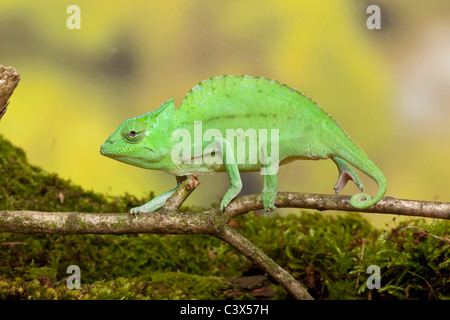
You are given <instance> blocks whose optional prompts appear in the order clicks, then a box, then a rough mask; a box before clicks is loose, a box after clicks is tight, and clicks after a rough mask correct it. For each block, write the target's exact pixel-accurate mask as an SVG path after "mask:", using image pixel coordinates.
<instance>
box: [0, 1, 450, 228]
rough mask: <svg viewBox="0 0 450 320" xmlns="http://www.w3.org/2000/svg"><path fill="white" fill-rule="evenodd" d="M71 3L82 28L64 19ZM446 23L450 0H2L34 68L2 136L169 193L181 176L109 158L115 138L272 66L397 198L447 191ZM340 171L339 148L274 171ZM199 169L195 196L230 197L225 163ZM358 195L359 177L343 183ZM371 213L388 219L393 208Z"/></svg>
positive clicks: (62, 165)
mask: <svg viewBox="0 0 450 320" xmlns="http://www.w3.org/2000/svg"><path fill="white" fill-rule="evenodd" d="M72 4H76V5H78V6H79V7H80V10H81V29H79V30H77V29H75V30H70V29H68V28H67V26H66V20H67V19H68V18H69V16H70V14H68V13H66V10H67V7H68V6H69V5H72ZM370 4H376V5H379V7H380V8H381V29H380V30H370V29H368V28H367V26H366V20H367V19H368V17H369V16H370V14H367V13H366V9H367V7H368V6H369V5H370ZM449 35H450V2H448V1H427V2H423V1H406V0H402V1H395V3H393V2H392V1H370V2H369V1H335V0H329V1H307V0H305V1H299V0H295V1H275V0H266V1H264V0H257V1H256V0H245V1H242V0H241V1H235V0H228V1H211V0H205V1H195V0H194V1H175V0H173V1H86V0H85V1H81V0H79V1H48V0H47V1H45V0H41V1H25V0H2V1H1V3H0V64H3V65H5V66H9V65H10V66H14V67H15V68H16V69H17V71H18V72H19V73H20V74H21V78H22V80H21V82H20V84H19V86H18V88H17V89H16V91H15V93H14V95H13V96H12V98H11V102H10V106H9V108H8V112H7V113H6V115H5V116H4V117H3V119H2V121H1V123H0V134H2V135H4V136H5V137H6V138H8V139H9V140H11V141H12V142H13V143H14V144H15V145H17V146H19V147H21V148H23V149H24V150H25V151H26V153H27V155H28V158H29V160H30V162H31V163H32V164H35V165H38V166H41V167H42V168H44V169H45V170H47V171H49V172H56V173H58V174H59V175H60V176H62V177H63V178H67V179H71V180H72V181H73V182H74V183H76V184H80V185H82V186H83V187H85V188H86V189H92V190H94V191H99V192H105V193H108V194H111V195H116V194H122V193H124V192H125V191H126V192H129V193H133V194H136V195H137V196H143V195H145V194H147V193H148V191H149V190H154V191H155V193H156V194H159V193H162V192H165V191H167V190H168V189H171V188H173V187H174V186H175V179H174V178H173V177H171V176H169V175H168V174H166V173H163V172H158V171H148V170H144V169H140V168H136V167H132V166H129V165H125V164H123V163H119V162H116V161H113V160H111V159H108V158H105V157H102V156H100V154H99V148H100V145H101V144H102V143H103V142H104V141H105V140H106V138H107V137H108V136H109V135H110V134H111V133H112V132H113V131H114V130H115V129H116V128H117V126H118V125H119V124H120V123H121V122H122V121H123V120H125V119H128V118H130V117H134V116H139V115H142V114H144V113H146V112H148V111H151V110H155V109H157V108H158V107H159V106H160V105H161V103H163V102H164V101H166V100H168V99H170V98H174V99H175V105H176V106H178V105H179V104H180V102H181V100H182V99H183V97H184V95H185V94H186V93H187V92H188V90H189V89H190V88H191V87H193V86H194V85H196V84H197V83H198V82H200V81H202V80H205V79H207V78H209V77H213V76H218V75H223V74H232V75H241V74H247V75H252V76H263V77H266V78H274V79H277V80H278V81H280V82H282V83H286V84H288V85H289V86H291V87H294V88H296V89H298V90H299V91H301V92H304V93H305V94H306V95H308V96H309V97H311V98H312V99H313V100H314V101H316V102H317V103H318V104H320V105H321V106H322V107H323V108H324V109H325V110H326V111H327V112H328V113H330V114H331V115H332V116H333V117H334V118H335V119H337V120H338V121H339V122H340V123H341V124H342V126H343V127H344V128H345V129H346V131H347V132H348V133H349V135H350V136H351V137H352V138H353V139H354V140H355V141H356V142H357V143H358V145H359V146H360V147H361V148H362V149H363V150H364V151H365V152H366V153H367V154H368V156H369V157H370V158H371V159H372V160H373V161H374V162H375V164H377V166H379V167H380V169H381V170H382V171H383V172H384V173H385V175H386V177H387V180H388V192H387V195H389V196H394V197H398V198H409V199H418V200H437V201H450V179H449V177H450V165H449V160H448V159H450V140H449V138H450V124H449V123H450V121H449V120H450V107H449V106H450V90H449V89H450V36H449ZM337 176H338V173H337V169H336V167H335V165H334V164H333V163H332V161H297V162H294V163H292V164H289V165H287V166H284V167H281V168H280V170H279V174H278V177H279V184H280V191H298V192H316V193H332V192H333V191H334V190H333V188H332V187H333V186H334V183H335V182H336V179H337ZM243 178H244V188H245V189H244V193H258V192H260V190H261V186H262V179H261V177H260V176H259V174H258V173H255V174H244V175H243ZM361 178H362V179H363V182H364V183H365V186H366V190H367V191H368V193H369V194H375V193H376V185H375V184H374V183H373V182H372V181H371V180H370V179H369V178H368V177H365V176H363V175H361ZM200 180H201V181H202V185H201V186H200V187H199V188H198V189H197V190H196V191H195V192H194V194H193V195H192V196H191V197H190V199H188V201H187V204H198V205H203V206H208V205H210V203H211V202H213V201H215V202H218V201H220V199H221V197H222V195H223V194H224V192H225V190H226V188H227V185H228V179H227V177H226V175H225V174H216V175H212V176H205V177H200ZM356 192H357V188H356V187H354V186H351V185H350V184H349V185H348V186H347V187H346V188H345V189H344V190H343V192H342V193H343V194H354V193H356ZM280 211H281V212H285V211H288V212H295V211H296V210H295V209H288V210H280ZM364 216H365V217H367V218H368V219H369V220H370V221H372V222H373V223H374V224H375V225H377V226H381V227H382V226H383V225H384V224H385V223H386V222H388V221H391V219H392V217H390V216H385V215H372V214H365V215H364Z"/></svg>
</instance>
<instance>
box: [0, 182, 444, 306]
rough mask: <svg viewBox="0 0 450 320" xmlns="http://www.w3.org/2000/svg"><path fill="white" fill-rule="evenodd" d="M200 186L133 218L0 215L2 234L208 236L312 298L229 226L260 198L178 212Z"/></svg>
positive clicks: (290, 199)
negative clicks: (157, 208)
mask: <svg viewBox="0 0 450 320" xmlns="http://www.w3.org/2000/svg"><path fill="white" fill-rule="evenodd" d="M198 185H199V181H198V180H197V177H196V176H190V177H188V179H186V180H185V181H184V182H182V183H181V184H180V185H179V187H178V189H177V191H176V192H175V193H174V194H173V195H172V196H171V197H170V198H169V199H168V201H167V204H166V206H165V207H164V208H162V209H161V210H158V211H157V212H153V213H148V214H141V215H138V216H132V215H130V214H128V213H80V212H38V211H0V232H12V233H29V234H35V233H41V234H42V233H47V234H49V233H58V234H87V233H90V234H92V233H93V234H131V233H155V234H209V235H212V236H215V237H217V238H219V239H221V240H223V241H225V242H227V243H228V244H230V245H231V246H232V247H233V248H235V249H236V250H238V251H239V252H240V253H241V254H243V255H244V256H245V257H247V258H248V259H249V260H251V261H252V262H253V263H254V264H256V265H257V266H258V267H259V268H260V269H261V270H263V271H265V272H266V273H267V274H268V275H270V276H271V277H272V278H273V279H274V280H276V281H277V282H278V283H280V285H282V286H283V287H284V288H285V289H286V291H287V292H289V293H290V294H291V295H292V296H293V297H295V298H297V299H311V296H310V295H309V294H308V292H307V291H306V289H304V288H303V287H302V285H301V284H300V283H299V282H297V281H296V280H295V279H294V278H293V277H292V276H291V275H290V274H289V273H288V272H286V271H285V270H284V269H283V268H281V267H280V266H279V265H277V264H276V263H275V262H274V261H273V260H272V259H271V258H269V257H268V256H267V255H266V254H264V253H263V252H262V251H261V250H260V249H258V248H257V247H256V246H254V245H253V244H252V243H251V242H249V241H248V240H247V239H246V238H245V237H243V236H242V235H241V234H239V233H238V232H237V231H236V230H234V229H233V228H231V227H230V225H229V222H230V220H231V219H233V218H234V217H236V216H238V215H241V214H245V213H248V212H250V211H254V210H259V209H262V204H261V201H260V196H259V195H247V196H243V197H240V198H237V199H235V200H234V201H232V202H231V203H230V204H229V206H228V207H227V209H226V210H225V211H223V212H222V211H221V210H220V209H219V208H217V207H216V208H212V209H210V210H207V211H203V212H180V210H179V207H180V206H181V204H182V203H183V202H184V200H185V199H186V198H187V197H188V195H189V194H190V193H191V192H192V191H193V190H194V189H195V188H196V187H197V186H198ZM275 204H276V205H277V206H278V207H291V208H309V209H317V210H344V211H355V210H354V208H353V207H351V205H350V197H349V196H338V195H321V194H302V193H294V192H280V193H279V194H278V196H277V199H276V202H275ZM362 211H363V212H377V213H390V214H401V215H409V216H420V217H429V218H441V219H450V203H442V202H428V201H415V200H401V199H395V198H391V197H386V198H384V199H382V200H381V201H380V202H379V203H378V204H377V205H375V206H373V207H371V208H369V209H366V210H362Z"/></svg>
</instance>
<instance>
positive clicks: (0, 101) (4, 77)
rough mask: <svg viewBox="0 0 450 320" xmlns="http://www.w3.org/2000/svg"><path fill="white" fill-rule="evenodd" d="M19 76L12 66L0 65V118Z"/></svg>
mask: <svg viewBox="0 0 450 320" xmlns="http://www.w3.org/2000/svg"><path fill="white" fill-rule="evenodd" d="M19 80H20V76H19V74H18V73H17V71H16V69H14V68H13V67H4V66H2V65H0V120H1V118H2V117H3V115H4V114H5V112H6V107H7V106H8V100H9V98H10V97H11V95H12V93H13V91H14V89H15V88H16V87H17V84H18V83H19Z"/></svg>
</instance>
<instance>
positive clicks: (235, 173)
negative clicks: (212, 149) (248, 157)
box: [216, 139, 242, 210]
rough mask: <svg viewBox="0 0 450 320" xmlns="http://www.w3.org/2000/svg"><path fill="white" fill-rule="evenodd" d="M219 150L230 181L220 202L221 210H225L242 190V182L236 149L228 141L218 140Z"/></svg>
mask: <svg viewBox="0 0 450 320" xmlns="http://www.w3.org/2000/svg"><path fill="white" fill-rule="evenodd" d="M216 143H218V144H219V150H218V151H220V152H221V153H222V159H223V163H224V166H225V171H226V172H227V174H228V178H229V179H230V187H229V188H228V190H227V192H226V193H225V195H224V196H223V198H222V201H221V202H220V210H224V209H225V208H226V206H227V205H228V204H229V203H230V201H231V200H233V199H234V198H235V197H236V196H237V195H238V194H239V192H241V190H242V180H241V175H240V174H239V168H238V165H237V162H236V157H235V155H234V149H233V148H232V147H231V144H230V143H229V142H228V140H226V139H217V140H216Z"/></svg>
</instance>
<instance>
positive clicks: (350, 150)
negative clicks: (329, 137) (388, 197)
mask: <svg viewBox="0 0 450 320" xmlns="http://www.w3.org/2000/svg"><path fill="white" fill-rule="evenodd" d="M335 154H336V156H337V157H339V158H341V159H343V160H345V161H346V162H348V163H350V164H351V165H353V166H354V167H355V168H357V169H358V170H360V171H362V172H364V173H365V174H366V175H368V176H369V177H371V178H372V179H373V180H374V181H375V182H376V183H377V184H378V192H377V194H376V195H375V196H374V197H373V198H372V197H371V196H370V195H368V194H366V193H357V194H355V195H353V196H352V197H351V199H350V203H351V205H352V206H353V207H355V208H357V209H366V208H368V207H371V206H373V205H374V204H376V203H377V202H378V201H380V200H381V198H383V196H384V195H385V193H386V190H387V181H386V178H385V176H384V174H383V173H382V172H381V170H380V169H378V167H377V166H376V165H375V164H374V163H373V162H372V161H371V160H370V159H369V158H368V157H367V155H366V154H365V153H364V152H363V151H362V150H361V149H359V148H358V146H357V145H356V144H355V143H354V142H353V141H351V139H348V140H347V143H346V145H345V147H343V148H339V150H338V151H337V152H335ZM333 160H334V161H335V162H336V158H333ZM336 163H337V164H338V167H340V164H339V159H338V161H337V162H336ZM341 167H345V165H342V164H341ZM340 170H341V168H340ZM351 171H352V170H351ZM347 172H348V173H350V175H352V174H351V172H349V170H347ZM354 176H356V174H354ZM353 181H354V182H355V183H356V184H357V185H358V182H359V179H358V177H357V176H356V178H353ZM338 182H339V181H338ZM344 184H345V182H344ZM358 186H359V187H360V189H361V190H362V185H358ZM337 187H338V189H339V190H340V189H342V187H343V186H342V185H340V186H337ZM335 189H336V187H335ZM336 192H338V190H336Z"/></svg>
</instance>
